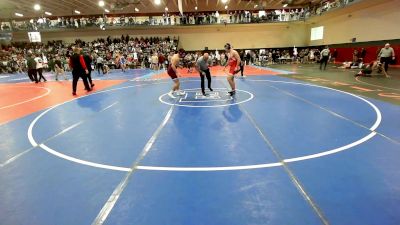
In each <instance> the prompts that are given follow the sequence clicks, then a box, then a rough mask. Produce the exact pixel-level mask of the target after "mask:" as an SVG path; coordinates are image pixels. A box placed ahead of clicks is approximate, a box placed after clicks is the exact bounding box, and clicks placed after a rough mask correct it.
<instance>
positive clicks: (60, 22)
mask: <svg viewBox="0 0 400 225" xmlns="http://www.w3.org/2000/svg"><path fill="white" fill-rule="evenodd" d="M352 1H354V0H331V1H326V2H323V3H322V4H319V5H310V6H308V7H305V8H297V9H293V8H288V9H279V10H257V11H256V10H254V11H244V10H242V11H227V12H224V13H222V12H221V13H220V12H218V11H216V12H189V13H184V14H176V13H169V12H168V11H166V12H165V13H163V14H162V15H161V14H160V15H159V16H139V17H137V16H135V15H134V14H130V15H118V16H108V15H107V14H104V15H101V16H82V17H78V16H75V17H57V18H47V17H40V18H36V19H30V20H28V21H12V22H11V23H10V22H6V21H3V22H1V24H0V29H1V30H2V31H10V30H43V29H59V28H62V29H65V28H75V29H78V28H87V27H101V28H103V29H104V28H106V27H108V26H135V25H150V26H152V25H202V24H230V23H265V22H279V21H297V20H304V19H306V18H308V17H310V16H313V15H321V14H322V13H324V12H327V11H329V10H331V9H334V8H338V7H343V6H345V5H347V4H348V3H349V2H352Z"/></svg>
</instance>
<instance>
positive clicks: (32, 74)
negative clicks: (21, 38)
mask: <svg viewBox="0 0 400 225" xmlns="http://www.w3.org/2000/svg"><path fill="white" fill-rule="evenodd" d="M26 64H27V66H28V76H29V79H30V80H31V81H32V82H35V83H38V80H37V71H36V61H35V59H34V58H33V57H32V53H29V54H28V58H27V60H26Z"/></svg>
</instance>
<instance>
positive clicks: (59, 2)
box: [0, 0, 324, 19]
mask: <svg viewBox="0 0 400 225" xmlns="http://www.w3.org/2000/svg"><path fill="white" fill-rule="evenodd" d="M104 1H105V3H106V5H105V6H104V7H103V8H102V7H99V5H98V0H33V1H32V0H0V18H2V19H7V18H19V17H16V16H15V13H16V12H17V13H22V14H23V15H24V17H25V18H30V17H39V16H41V15H44V12H51V13H52V14H53V16H70V15H76V14H74V10H79V11H80V12H81V15H98V14H102V13H104V9H108V10H109V11H110V13H111V14H120V13H135V10H134V9H135V8H138V9H139V13H162V12H164V10H165V7H168V10H169V12H178V11H179V10H178V0H161V4H160V5H156V4H155V3H154V0H104ZM321 1H324V0H228V2H227V3H226V4H224V3H222V0H182V2H183V10H184V12H194V11H195V6H197V7H198V9H197V10H198V11H216V10H219V11H225V9H224V7H225V5H228V10H255V9H276V8H282V7H283V4H285V3H289V6H292V7H296V6H297V7H300V6H303V5H307V4H310V3H318V2H321ZM34 4H40V6H41V10H40V11H35V10H34V9H33V6H34ZM256 6H257V7H256Z"/></svg>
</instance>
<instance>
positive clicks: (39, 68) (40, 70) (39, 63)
mask: <svg viewBox="0 0 400 225" xmlns="http://www.w3.org/2000/svg"><path fill="white" fill-rule="evenodd" d="M35 61H36V71H37V73H38V74H39V77H38V82H40V81H41V80H42V78H43V81H44V82H46V81H47V80H46V78H44V76H43V59H42V58H41V57H40V54H37V55H36V58H35Z"/></svg>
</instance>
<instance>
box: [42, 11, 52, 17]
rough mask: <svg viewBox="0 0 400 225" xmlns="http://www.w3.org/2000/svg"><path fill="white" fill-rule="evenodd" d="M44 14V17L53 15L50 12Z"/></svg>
mask: <svg viewBox="0 0 400 225" xmlns="http://www.w3.org/2000/svg"><path fill="white" fill-rule="evenodd" d="M44 14H46V15H48V16H51V15H53V13H51V12H44Z"/></svg>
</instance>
